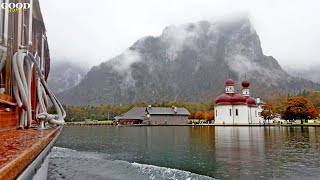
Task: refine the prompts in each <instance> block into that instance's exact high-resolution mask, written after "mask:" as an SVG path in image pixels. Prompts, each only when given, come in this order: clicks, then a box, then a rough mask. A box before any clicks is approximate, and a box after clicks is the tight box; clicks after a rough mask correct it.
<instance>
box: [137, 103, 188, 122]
mask: <svg viewBox="0 0 320 180" xmlns="http://www.w3.org/2000/svg"><path fill="white" fill-rule="evenodd" d="M146 112H147V117H148V118H147V119H146V120H145V121H144V122H143V123H144V124H150V125H180V124H188V120H189V119H188V116H189V115H190V112H189V111H188V110H187V109H186V108H178V107H151V106H149V107H147V108H146Z"/></svg>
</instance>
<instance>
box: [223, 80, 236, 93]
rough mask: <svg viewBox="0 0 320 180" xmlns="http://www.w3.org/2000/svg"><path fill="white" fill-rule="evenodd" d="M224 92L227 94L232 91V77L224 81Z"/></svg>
mask: <svg viewBox="0 0 320 180" xmlns="http://www.w3.org/2000/svg"><path fill="white" fill-rule="evenodd" d="M225 85H226V90H225V91H226V93H227V94H232V93H234V82H233V80H232V79H228V80H227V81H226V84H225Z"/></svg>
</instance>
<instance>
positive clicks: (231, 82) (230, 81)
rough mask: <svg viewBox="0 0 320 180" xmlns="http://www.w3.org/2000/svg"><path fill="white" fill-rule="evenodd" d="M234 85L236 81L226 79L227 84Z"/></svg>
mask: <svg viewBox="0 0 320 180" xmlns="http://www.w3.org/2000/svg"><path fill="white" fill-rule="evenodd" d="M233 85H234V81H233V80H232V79H228V80H227V81H226V86H233Z"/></svg>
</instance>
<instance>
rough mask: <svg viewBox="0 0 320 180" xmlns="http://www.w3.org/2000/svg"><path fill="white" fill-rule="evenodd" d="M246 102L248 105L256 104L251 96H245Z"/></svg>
mask: <svg viewBox="0 0 320 180" xmlns="http://www.w3.org/2000/svg"><path fill="white" fill-rule="evenodd" d="M247 104H248V106H256V105H257V104H256V100H255V99H254V98H252V97H248V98H247Z"/></svg>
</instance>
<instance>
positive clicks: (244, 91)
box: [241, 80, 250, 97]
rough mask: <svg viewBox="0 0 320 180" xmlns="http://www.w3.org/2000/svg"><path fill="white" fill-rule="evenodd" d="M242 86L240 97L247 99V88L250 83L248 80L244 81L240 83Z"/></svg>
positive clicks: (248, 94)
mask: <svg viewBox="0 0 320 180" xmlns="http://www.w3.org/2000/svg"><path fill="white" fill-rule="evenodd" d="M241 85H242V87H243V88H242V95H244V96H246V97H249V96H250V91H249V86H250V82H249V81H248V80H244V81H242V83H241Z"/></svg>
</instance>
